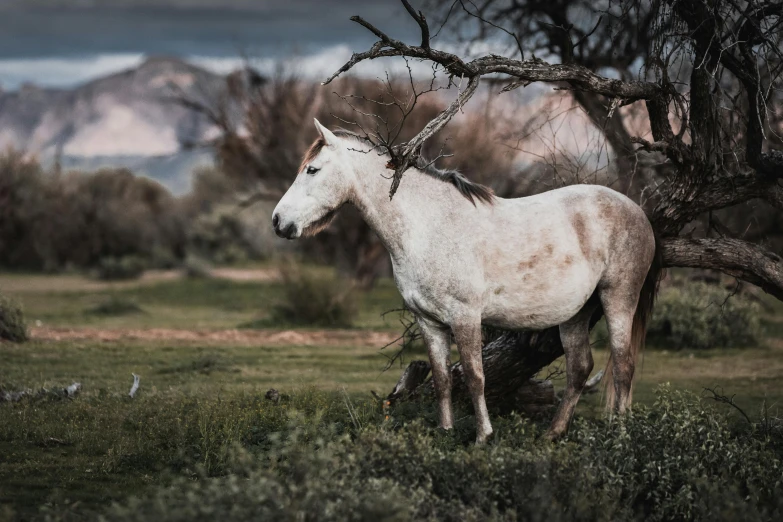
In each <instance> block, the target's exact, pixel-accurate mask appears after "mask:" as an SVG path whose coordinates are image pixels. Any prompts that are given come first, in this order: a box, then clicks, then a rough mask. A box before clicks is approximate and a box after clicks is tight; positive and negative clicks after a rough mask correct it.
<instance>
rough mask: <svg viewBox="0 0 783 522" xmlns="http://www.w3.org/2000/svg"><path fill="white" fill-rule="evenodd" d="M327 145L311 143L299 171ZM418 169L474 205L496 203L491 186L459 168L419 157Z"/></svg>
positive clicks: (344, 134) (343, 134)
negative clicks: (467, 175) (474, 178)
mask: <svg viewBox="0 0 783 522" xmlns="http://www.w3.org/2000/svg"><path fill="white" fill-rule="evenodd" d="M332 132H333V133H334V135H335V136H337V137H338V138H350V139H354V140H356V141H361V142H364V143H369V142H370V141H369V140H368V139H367V138H365V137H363V136H360V135H358V134H356V133H355V132H351V131H349V130H345V129H336V130H334V131H332ZM325 146H326V140H324V138H323V136H318V138H317V139H316V140H315V141H314V142H313V144H312V145H310V148H309V149H307V152H305V155H304V158H303V159H302V164H301V165H300V166H299V171H298V172H301V171H302V169H304V168H305V165H307V164H308V163H310V162H311V161H313V160H314V159H315V157H316V156H318V153H319V152H321V149H323V148H324V147H325ZM416 169H417V170H419V171H420V172H422V173H424V174H426V175H428V176H430V177H432V178H435V179H437V180H440V181H443V182H445V183H448V184H450V185H452V186H454V188H456V189H457V190H458V191H459V193H460V194H462V196H463V197H464V198H465V199H467V200H468V201H470V202H471V203H473V205H474V206H475V205H476V200H478V201H481V202H484V203H487V204H489V205H491V204H493V203H494V200H495V193H494V192H493V191H492V189H491V188H489V187H486V186H484V185H482V184H480V183H475V182H473V181H470V180H469V179H468V178H466V177H465V175H464V174H462V173H461V172H459V171H457V170H454V169H439V168H437V167H435V166H434V165H433V164H432V163H431V162H427V161H426V160H425V159H423V158H419V161H418V162H417V163H416Z"/></svg>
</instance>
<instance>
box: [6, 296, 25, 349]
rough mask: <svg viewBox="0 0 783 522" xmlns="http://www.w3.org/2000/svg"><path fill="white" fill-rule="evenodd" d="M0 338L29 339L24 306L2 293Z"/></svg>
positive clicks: (18, 340)
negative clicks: (23, 310)
mask: <svg viewBox="0 0 783 522" xmlns="http://www.w3.org/2000/svg"><path fill="white" fill-rule="evenodd" d="M0 339H5V340H6V341H12V342H15V343H23V342H25V341H26V340H27V324H26V323H25V320H24V313H23V312H22V308H21V307H20V306H19V305H18V304H16V303H15V302H14V301H13V300H11V299H9V298H8V297H6V296H4V295H2V294H0Z"/></svg>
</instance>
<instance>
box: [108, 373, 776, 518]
mask: <svg viewBox="0 0 783 522" xmlns="http://www.w3.org/2000/svg"><path fill="white" fill-rule="evenodd" d="M289 401H290V402H281V404H279V405H272V404H270V403H268V402H267V403H265V404H261V403H259V404H249V405H245V406H243V407H242V408H240V409H238V405H237V404H235V403H234V402H225V401H223V402H220V401H214V402H213V403H212V404H211V405H209V404H199V405H198V406H197V407H196V408H189V409H183V410H182V411H181V412H178V413H177V419H178V423H176V426H179V428H178V429H180V430H183V429H184V430H185V431H184V432H182V433H179V434H178V437H177V438H176V439H173V440H177V441H179V440H181V439H182V438H183V437H184V438H185V439H187V440H184V441H183V442H182V444H184V445H186V446H185V447H192V448H193V449H194V450H196V451H198V452H199V454H201V455H202V458H204V459H206V460H205V468H208V467H209V468H210V469H213V470H216V469H218V468H216V467H215V466H216V465H217V464H218V462H217V461H209V459H207V456H208V455H209V458H211V459H214V458H215V457H216V456H218V455H220V456H221V457H220V458H221V459H222V462H224V463H225V465H222V466H219V469H221V470H222V472H223V473H224V474H223V475H222V476H218V477H214V476H213V477H212V478H209V476H208V473H207V471H206V469H205V468H202V473H201V475H200V478H199V479H198V480H193V478H192V476H187V477H183V478H181V479H177V480H175V481H174V483H173V484H172V485H171V487H165V488H159V489H157V490H153V491H152V492H151V493H147V494H145V496H143V497H142V498H137V499H133V500H130V501H127V502H125V503H123V504H120V505H115V506H113V507H111V508H110V509H109V510H108V511H106V512H105V513H104V517H105V520H108V521H114V522H121V521H128V522H130V521H141V520H157V521H185V520H193V521H199V520H205V521H206V520H219V519H223V520H236V521H244V520H387V521H392V520H454V521H462V520H509V521H510V520H554V521H558V520H563V521H565V520H652V521H664V520H710V521H719V520H739V519H741V520H759V521H760V520H780V516H781V515H783V511H781V510H782V509H783V502H782V501H781V498H783V495H782V494H783V489H782V488H781V479H780V477H781V471H782V470H783V468H781V461H780V456H779V455H778V454H776V453H775V452H774V451H773V449H772V448H773V445H772V444H771V443H770V442H769V441H768V440H766V439H763V438H758V439H757V438H754V437H753V433H752V432H739V431H736V430H735V429H733V428H732V425H731V424H730V423H729V421H728V420H727V418H726V417H725V416H723V415H722V414H720V413H719V412H717V411H716V410H714V409H713V408H712V407H705V405H704V404H702V402H701V401H700V400H699V398H698V397H696V396H694V395H692V394H681V393H677V392H672V391H671V390H670V389H668V388H667V387H662V388H661V389H659V391H658V399H657V401H656V403H655V404H654V405H653V406H652V407H644V406H636V407H635V408H634V411H633V412H632V413H630V414H629V415H628V416H626V417H624V418H622V419H621V420H619V421H618V420H615V421H594V420H586V419H577V421H576V422H575V424H574V426H573V427H572V430H571V432H570V434H569V435H568V436H567V438H566V439H565V440H563V441H561V442H558V443H554V444H552V443H549V442H546V441H544V440H542V439H540V434H541V433H542V429H543V427H541V428H539V426H537V425H535V424H533V423H531V422H530V421H529V420H525V419H523V418H521V417H518V416H511V417H505V418H497V419H496V420H495V428H496V438H495V440H494V441H493V443H491V444H489V445H487V446H483V447H476V446H474V445H473V444H472V439H473V433H472V432H471V431H472V430H470V429H465V428H464V426H466V425H468V424H470V423H472V419H470V418H468V419H466V420H465V421H464V422H463V423H458V425H457V428H456V429H455V430H453V431H452V432H442V431H440V430H437V429H435V428H432V427H429V425H433V424H434V419H433V418H429V417H428V418H427V420H426V421H424V422H423V421H422V420H421V419H418V420H415V421H413V422H406V417H405V416H403V415H401V414H400V411H399V409H398V410H395V411H392V419H391V420H389V421H384V420H383V416H382V415H381V414H380V412H379V411H378V410H377V409H376V408H373V407H369V408H365V407H363V405H362V404H356V405H354V404H351V403H350V401H347V400H346V399H344V398H341V397H336V396H333V395H332V396H329V395H327V394H313V395H311V396H310V398H309V399H307V400H305V401H303V400H302V397H301V396H300V397H298V398H297V397H292V398H290V399H289ZM155 404H157V403H154V404H152V403H151V404H150V407H154V406H155ZM313 407H315V408H316V409H315V410H314V411H309V410H312V408H313ZM149 413H150V412H141V411H139V412H137V413H136V414H134V416H133V417H132V418H130V419H129V421H135V420H136V417H139V418H142V416H144V417H145V418H146V416H147V415H148V414H149ZM418 414H419V415H420V414H421V412H418ZM349 417H350V420H349ZM128 425H129V426H137V424H135V423H134V422H129V424H128ZM145 425H146V424H145V423H141V422H139V423H138V426H140V427H141V426H145ZM188 426H191V428H188ZM196 428H197V429H196ZM171 435H173V434H172V433H168V432H160V433H157V432H155V433H150V434H148V435H147V436H146V437H145V438H144V439H143V440H145V441H146V445H145V446H144V451H150V450H149V448H148V447H149V446H150V445H154V444H160V443H162V442H164V441H170V440H172V439H171ZM194 437H196V438H194ZM226 441H235V442H234V446H233V449H232V447H231V446H230V445H228V444H227V443H226ZM240 443H242V444H244V445H245V448H246V449H241V448H240V447H239V444H240ZM216 444H217V445H216ZM140 448H141V447H140ZM133 462H135V461H133ZM210 462H211V463H210ZM129 464H131V463H129ZM133 465H137V464H133Z"/></svg>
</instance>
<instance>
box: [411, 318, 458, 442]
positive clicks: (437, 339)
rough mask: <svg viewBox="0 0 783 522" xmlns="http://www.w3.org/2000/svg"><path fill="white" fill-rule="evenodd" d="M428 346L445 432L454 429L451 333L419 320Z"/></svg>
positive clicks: (440, 422)
mask: <svg viewBox="0 0 783 522" xmlns="http://www.w3.org/2000/svg"><path fill="white" fill-rule="evenodd" d="M416 321H417V322H418V323H419V328H420V329H421V335H422V337H424V343H425V344H426V345H427V353H428V354H429V356H430V366H431V367H432V380H433V381H435V396H436V397H437V398H438V414H439V416H440V421H439V426H440V427H441V428H443V429H444V430H450V429H451V428H452V427H454V417H453V415H452V413H451V358H450V353H451V332H450V331H449V330H448V328H446V327H444V326H442V325H436V324H433V323H430V322H428V321H427V320H423V319H421V318H417V319H416Z"/></svg>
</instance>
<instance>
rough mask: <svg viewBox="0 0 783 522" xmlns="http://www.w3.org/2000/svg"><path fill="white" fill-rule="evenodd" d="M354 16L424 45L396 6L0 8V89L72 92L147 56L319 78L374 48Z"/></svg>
mask: <svg viewBox="0 0 783 522" xmlns="http://www.w3.org/2000/svg"><path fill="white" fill-rule="evenodd" d="M414 3H415V2H414ZM355 14H360V15H362V17H364V18H366V19H368V20H370V21H372V22H375V23H376V24H377V25H379V26H380V27H382V28H384V29H385V30H386V31H387V32H388V33H390V34H392V35H393V36H397V37H399V38H404V39H409V38H413V39H414V40H415V38H416V35H417V32H418V27H417V26H416V25H415V23H414V22H413V21H412V20H411V19H410V18H409V17H408V15H407V13H405V11H404V8H403V7H402V5H401V4H400V2H398V1H396V0H342V1H341V0H287V1H286V0H275V1H272V0H0V86H2V88H3V89H7V90H8V89H16V88H18V87H19V85H21V84H22V83H24V82H33V83H36V84H39V85H44V86H53V87H68V86H72V85H75V84H78V83H82V82H85V81H88V80H90V79H92V78H94V77H97V76H101V75H105V74H108V73H111V72H115V71H118V70H122V69H125V68H128V67H133V66H135V65H137V64H138V63H139V62H141V61H142V60H143V59H144V57H145V56H149V55H172V56H179V57H182V58H186V59H189V60H191V61H194V62H195V63H197V64H200V65H203V66H205V67H208V68H211V69H213V70H216V71H218V72H226V71H228V70H231V69H233V68H234V67H236V66H237V65H238V63H239V57H240V56H241V55H243V54H245V55H248V56H250V57H251V58H253V59H257V60H258V64H259V65H260V66H261V68H263V67H264V66H269V65H270V64H271V63H272V61H273V60H274V59H277V58H280V57H290V56H293V55H295V56H301V57H302V60H301V63H302V65H303V67H305V68H306V69H308V70H307V71H303V72H305V73H311V74H313V75H315V76H319V75H321V74H322V73H323V72H324V71H327V70H330V71H331V69H333V68H336V67H339V65H341V64H342V62H344V61H345V60H346V59H347V58H348V57H350V53H351V52H352V51H354V50H364V49H365V48H366V47H367V46H368V45H369V44H370V43H372V41H373V39H372V35H370V33H369V32H367V31H366V30H364V29H363V28H362V27H360V26H358V25H357V24H355V23H353V22H351V21H350V20H349V18H350V17H351V16H352V15H355ZM316 69H319V70H316ZM371 71H372V68H371V69H370V70H369V71H368V72H371Z"/></svg>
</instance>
